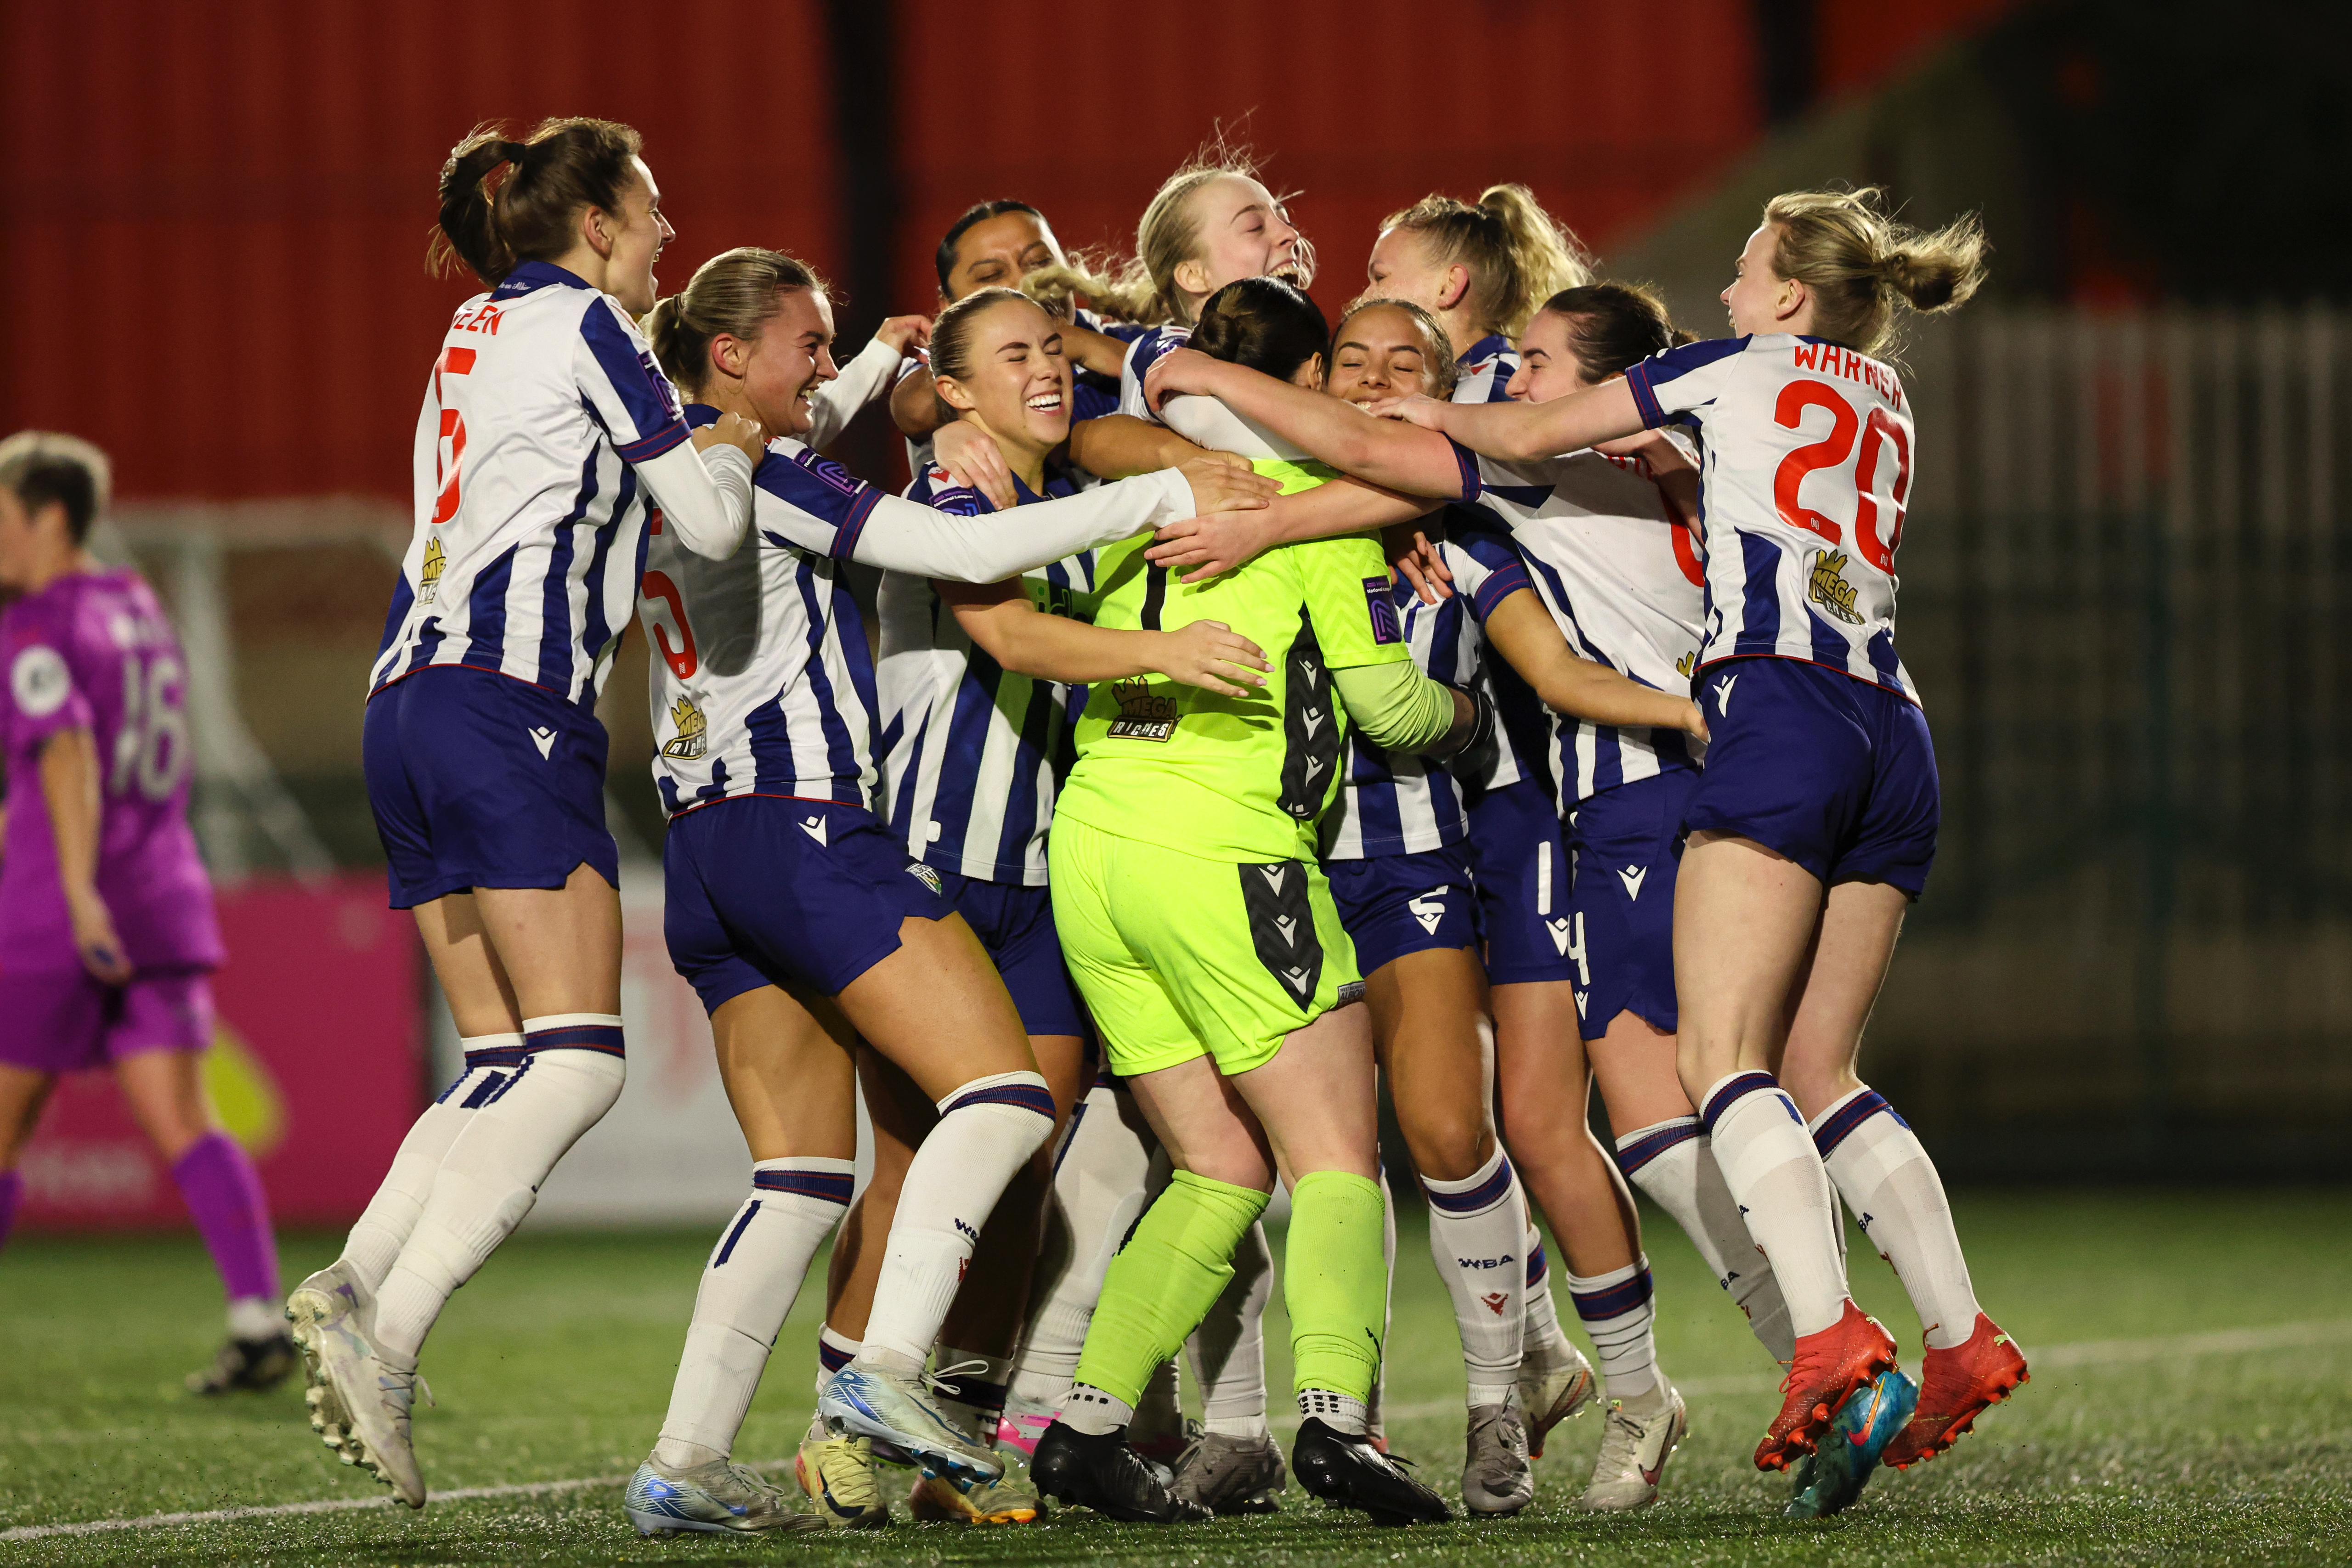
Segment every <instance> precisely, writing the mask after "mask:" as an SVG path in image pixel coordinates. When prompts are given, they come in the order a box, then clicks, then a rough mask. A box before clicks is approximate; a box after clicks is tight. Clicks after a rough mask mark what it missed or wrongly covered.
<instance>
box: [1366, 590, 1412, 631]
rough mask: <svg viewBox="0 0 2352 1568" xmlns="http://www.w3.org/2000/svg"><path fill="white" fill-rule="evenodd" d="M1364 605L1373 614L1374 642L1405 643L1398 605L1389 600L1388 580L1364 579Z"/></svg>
mask: <svg viewBox="0 0 2352 1568" xmlns="http://www.w3.org/2000/svg"><path fill="white" fill-rule="evenodd" d="M1364 603H1365V606H1366V607H1367V608H1368V609H1370V611H1371V612H1372V641H1373V642H1375V643H1383V644H1385V643H1402V642H1403V641H1404V627H1403V626H1402V625H1401V624H1399V622H1398V621H1397V612H1396V605H1395V603H1394V602H1393V601H1391V599H1390V598H1389V580H1388V579H1387V578H1385V577H1368V578H1366V579H1364Z"/></svg>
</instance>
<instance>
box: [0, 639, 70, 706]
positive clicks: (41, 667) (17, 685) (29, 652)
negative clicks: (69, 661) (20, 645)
mask: <svg viewBox="0 0 2352 1568" xmlns="http://www.w3.org/2000/svg"><path fill="white" fill-rule="evenodd" d="M8 695H10V696H12V697H14V698H15V699H16V711H17V712H19V713H21V714H23V715H24V716H26V718H47V717H48V716H49V715H51V714H53V713H55V712H57V711H58V709H59V708H61V707H63V706H66V698H68V697H69V696H71V695H73V675H72V674H71V673H70V672H69V671H68V670H67V668H66V662H65V660H64V659H63V658H62V657H61V656H59V654H58V651H57V650H56V649H55V648H51V647H48V646H47V645H45V644H43V643H34V644H33V645H32V646H31V647H29V648H27V649H26V650H25V651H24V652H23V653H19V654H17V655H16V661H15V662H14V663H13V664H10V665H9V666H8Z"/></svg>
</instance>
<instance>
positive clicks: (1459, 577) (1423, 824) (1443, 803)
mask: <svg viewBox="0 0 2352 1568" xmlns="http://www.w3.org/2000/svg"><path fill="white" fill-rule="evenodd" d="M1438 548H1439V549H1440V550H1442V551H1443V552H1444V557H1445V565H1446V570H1449V571H1451V572H1453V574H1454V593H1453V596H1452V597H1450V598H1447V599H1443V600H1440V601H1438V602H1437V603H1435V604H1423V602H1422V601H1421V596H1420V595H1419V594H1417V593H1415V592H1414V591H1413V590H1412V585H1411V584H1410V583H1405V582H1397V583H1394V584H1392V585H1391V588H1390V590H1389V597H1390V601H1391V603H1393V604H1394V605H1395V606H1396V608H1397V612H1398V614H1399V615H1400V616H1401V617H1402V620H1403V622H1404V635H1405V643H1406V645H1407V646H1408V647H1410V648H1411V649H1412V662H1413V663H1414V664H1418V665H1420V666H1421V668H1422V672H1423V674H1426V675H1428V676H1429V677H1430V678H1431V679H1432V680H1434V681H1442V682H1444V684H1445V685H1449V686H1467V685H1470V684H1471V682H1473V681H1474V680H1475V679H1476V678H1477V676H1478V671H1479V667H1480V664H1481V657H1480V655H1481V653H1483V652H1484V651H1485V649H1486V639H1485V638H1484V637H1483V636H1481V635H1480V634H1479V631H1478V628H1479V627H1480V626H1481V625H1483V624H1484V623H1485V622H1486V617H1487V615H1488V614H1490V613H1492V612H1493V611H1494V608H1495V606H1496V605H1498V604H1500V603H1502V602H1503V601H1505V600H1506V599H1508V598H1509V597H1510V596H1511V595H1512V594H1514V593H1517V592H1518V591H1520V590H1522V589H1526V588H1529V587H1532V586H1533V584H1532V583H1531V582H1530V581H1529V580H1528V570H1527V567H1526V566H1525V565H1524V564H1523V563H1522V562H1521V561H1520V559H1519V552H1518V551H1517V549H1514V548H1512V545H1511V541H1510V540H1509V539H1507V538H1504V537H1502V536H1501V535H1499V534H1496V533H1494V532H1491V531H1488V530H1486V529H1480V530H1477V531H1475V532H1473V533H1468V534H1465V535H1464V536H1462V537H1460V538H1448V539H1447V540H1445V541H1444V543H1443V544H1441V545H1440V546H1439V547H1438ZM1505 749H1506V750H1507V748H1505ZM1511 767H1512V765H1511V760H1510V758H1508V757H1507V756H1506V757H1505V758H1503V760H1502V761H1501V762H1500V763H1499V764H1498V765H1497V769H1498V776H1497V777H1496V778H1494V779H1492V780H1491V781H1490V782H1489V783H1488V784H1487V786H1486V787H1487V788H1489V789H1496V788H1499V787H1501V786H1502V785H1505V784H1516V783H1517V782H1518V780H1519V778H1520V775H1519V774H1518V773H1517V772H1516V771H1512V770H1510V769H1511ZM1504 773H1507V776H1499V775H1501V774H1504ZM1339 782H1340V789H1339V798H1338V799H1337V800H1334V801H1333V802H1332V806H1331V810H1330V811H1329V813H1328V815H1326V816H1325V817H1324V819H1323V858H1324V859H1325V860H1327V861H1354V860H1370V859H1371V858H1373V857H1375V856H1378V855H1409V854H1420V853H1422V852H1425V851H1428V850H1436V849H1444V847H1445V846H1446V845H1448V844H1458V843H1460V842H1461V841H1463V840H1464V839H1465V838H1468V837H1469V836H1470V819H1469V818H1468V816H1467V815H1466V814H1465V812H1464V810H1463V801H1462V790H1461V787H1460V786H1458V785H1457V784H1455V783H1454V777H1453V775H1451V774H1450V773H1448V772H1447V771H1446V770H1445V765H1444V763H1442V762H1433V761H1431V760H1429V759H1428V758H1423V757H1412V756H1402V757H1400V756H1391V754H1390V753H1388V752H1386V751H1383V750H1381V747H1378V746H1375V745H1374V744H1372V743H1371V742H1370V741H1369V740H1366V739H1365V738H1364V737H1363V735H1362V732H1361V731H1360V730H1357V729H1355V728H1354V727H1352V726H1351V727H1349V732H1348V750H1347V755H1346V756H1345V757H1344V758H1342V759H1341V764H1340V775H1339Z"/></svg>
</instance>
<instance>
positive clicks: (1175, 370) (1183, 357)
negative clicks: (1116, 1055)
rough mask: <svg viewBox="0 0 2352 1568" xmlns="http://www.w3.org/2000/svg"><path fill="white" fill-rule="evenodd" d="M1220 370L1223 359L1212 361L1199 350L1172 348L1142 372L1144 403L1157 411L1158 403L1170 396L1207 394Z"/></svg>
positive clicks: (1222, 366) (1154, 411)
mask: <svg viewBox="0 0 2352 1568" xmlns="http://www.w3.org/2000/svg"><path fill="white" fill-rule="evenodd" d="M1223 369H1224V365H1223V361H1219V360H1213V359H1211V358H1209V356H1208V355H1206V354H1204V353H1202V352H1201V350H1198V349H1171V350H1168V351H1167V352H1166V353H1164V354H1162V355H1160V358H1159V359H1158V360H1156V361H1153V363H1152V366H1151V369H1150V370H1149V371H1145V372H1144V377H1143V402H1144V406H1145V407H1147V408H1149V409H1150V410H1151V412H1152V413H1159V412H1160V404H1162V403H1164V402H1167V401H1168V400H1169V399H1170V398H1171V397H1178V396H1181V395H1183V394H1185V393H1190V392H1198V393H1203V394H1205V393H1208V392H1211V391H1212V390H1213V387H1214V384H1215V382H1216V379H1217V377H1218V375H1219V374H1220V373H1222V372H1223Z"/></svg>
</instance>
